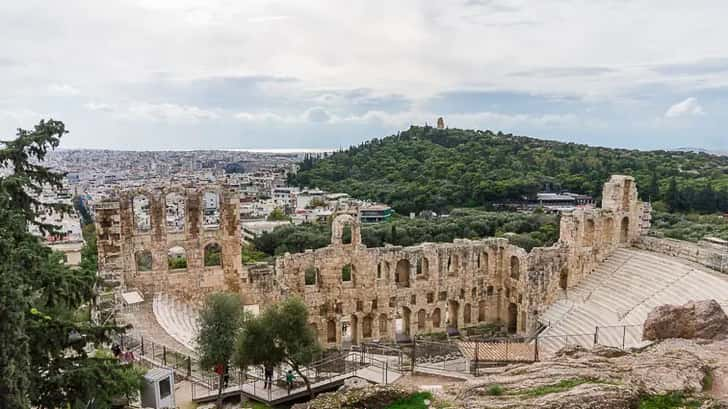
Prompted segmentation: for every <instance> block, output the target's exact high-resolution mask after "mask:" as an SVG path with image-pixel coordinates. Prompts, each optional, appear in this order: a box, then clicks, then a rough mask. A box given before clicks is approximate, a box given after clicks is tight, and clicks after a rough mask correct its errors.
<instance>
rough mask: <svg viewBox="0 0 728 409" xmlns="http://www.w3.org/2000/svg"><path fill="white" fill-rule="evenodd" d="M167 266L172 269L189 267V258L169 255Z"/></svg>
mask: <svg viewBox="0 0 728 409" xmlns="http://www.w3.org/2000/svg"><path fill="white" fill-rule="evenodd" d="M167 267H169V269H170V270H176V269H182V268H187V258H185V257H169V258H167Z"/></svg>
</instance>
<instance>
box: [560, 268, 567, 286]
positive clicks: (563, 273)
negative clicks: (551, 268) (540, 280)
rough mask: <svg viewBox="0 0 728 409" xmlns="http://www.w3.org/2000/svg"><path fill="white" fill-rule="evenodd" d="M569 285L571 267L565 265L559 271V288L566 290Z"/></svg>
mask: <svg viewBox="0 0 728 409" xmlns="http://www.w3.org/2000/svg"><path fill="white" fill-rule="evenodd" d="M568 287H569V269H568V268H567V267H566V266H564V268H562V269H561V272H560V273H559V288H561V289H562V290H566V289H567V288H568Z"/></svg>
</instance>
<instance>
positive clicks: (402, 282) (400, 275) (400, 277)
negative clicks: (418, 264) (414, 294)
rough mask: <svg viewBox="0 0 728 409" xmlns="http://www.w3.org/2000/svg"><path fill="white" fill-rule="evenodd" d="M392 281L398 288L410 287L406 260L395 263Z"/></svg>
mask: <svg viewBox="0 0 728 409" xmlns="http://www.w3.org/2000/svg"><path fill="white" fill-rule="evenodd" d="M394 281H395V282H396V283H397V286H398V287H409V286H410V262H409V260H407V259H406V258H403V259H401V260H399V261H398V262H397V267H396V268H395V271H394Z"/></svg>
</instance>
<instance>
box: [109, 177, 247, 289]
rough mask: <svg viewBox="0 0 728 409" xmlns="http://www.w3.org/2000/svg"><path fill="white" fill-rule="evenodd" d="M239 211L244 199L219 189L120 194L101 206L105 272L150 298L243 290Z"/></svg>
mask: <svg viewBox="0 0 728 409" xmlns="http://www.w3.org/2000/svg"><path fill="white" fill-rule="evenodd" d="M238 207H239V198H238V195H237V193H236V192H235V191H233V190H229V189H226V188H225V187H223V186H217V185H210V186H203V187H183V186H173V187H156V188H140V189H132V190H124V191H122V192H118V194H117V198H116V199H114V200H108V201H105V202H102V203H100V204H99V205H97V207H96V214H97V217H96V219H97V220H96V223H97V234H98V251H99V269H100V271H119V272H120V273H121V277H122V280H123V285H124V286H125V287H126V288H136V289H139V290H141V291H142V292H144V293H146V294H153V293H156V292H165V293H170V294H174V295H176V296H178V297H181V298H184V299H189V300H197V299H200V297H201V296H204V295H205V294H207V293H209V292H212V291H221V290H232V291H239V289H240V284H241V282H242V281H243V280H242V278H241V277H242V273H243V268H242V264H241V259H240V251H241V249H240V227H239V224H240V223H239V210H238Z"/></svg>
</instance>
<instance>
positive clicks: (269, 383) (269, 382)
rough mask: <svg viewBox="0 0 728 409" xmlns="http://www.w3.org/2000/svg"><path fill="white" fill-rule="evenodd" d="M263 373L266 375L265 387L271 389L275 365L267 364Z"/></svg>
mask: <svg viewBox="0 0 728 409" xmlns="http://www.w3.org/2000/svg"><path fill="white" fill-rule="evenodd" d="M263 375H264V377H265V384H264V385H263V389H265V388H268V389H271V387H272V386H273V366H271V365H270V364H265V368H264V369H263Z"/></svg>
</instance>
